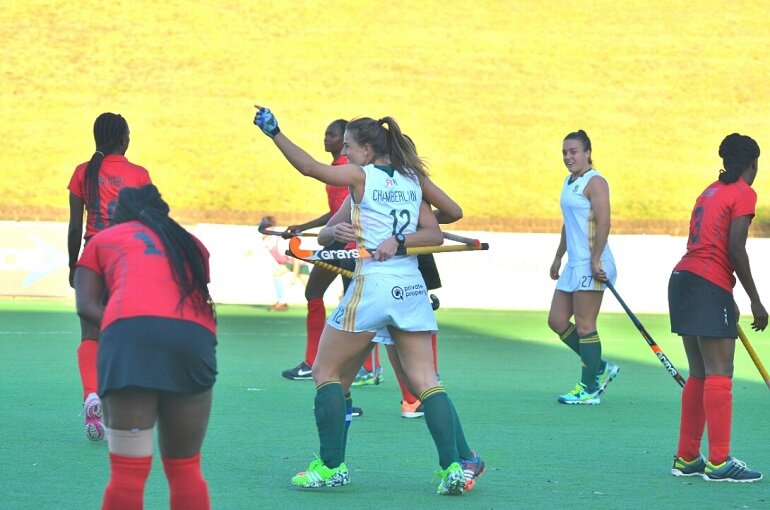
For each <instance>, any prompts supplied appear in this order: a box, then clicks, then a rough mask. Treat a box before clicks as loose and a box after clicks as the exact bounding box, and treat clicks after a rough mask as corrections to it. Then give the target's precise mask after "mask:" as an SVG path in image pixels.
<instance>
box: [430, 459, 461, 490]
mask: <svg viewBox="0 0 770 510" xmlns="http://www.w3.org/2000/svg"><path fill="white" fill-rule="evenodd" d="M436 476H438V478H439V484H438V488H437V489H436V494H440V495H443V496H462V494H463V491H464V490H465V474H464V473H463V468H462V467H461V466H460V464H459V463H458V462H452V463H451V464H450V465H449V467H447V468H446V469H440V470H439V471H438V472H436Z"/></svg>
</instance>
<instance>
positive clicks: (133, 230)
mask: <svg viewBox="0 0 770 510" xmlns="http://www.w3.org/2000/svg"><path fill="white" fill-rule="evenodd" d="M168 213H169V207H168V205H167V204H166V202H164V201H163V199H162V198H161V196H160V193H159V192H158V189H157V188H156V187H155V186H154V185H152V184H148V185H146V186H143V187H141V188H124V189H123V190H121V191H120V194H119V197H118V202H117V207H116V208H115V216H114V221H115V223H116V225H115V226H113V227H111V228H109V229H106V230H104V231H102V232H99V233H97V234H96V235H94V236H93V238H91V240H90V241H89V243H88V244H87V245H86V247H85V249H84V250H83V255H82V256H81V257H80V260H78V262H77V264H76V271H75V278H74V282H75V291H76V300H77V311H78V314H79V315H80V316H81V317H82V318H83V319H85V320H87V321H89V322H90V323H92V324H95V325H97V326H99V328H100V339H99V341H100V346H99V396H100V397H101V399H102V402H103V404H104V418H105V424H106V436H107V439H108V443H109V450H110V453H109V458H110V481H109V484H108V485H107V487H106V489H105V493H104V502H103V507H102V508H141V507H142V501H143V497H144V485H145V482H146V480H147V477H148V475H149V473H150V468H151V465H152V455H153V428H154V426H155V423H156V421H157V423H158V440H159V446H160V453H161V457H162V461H163V469H164V471H165V473H166V477H167V479H168V484H169V491H170V498H171V508H172V509H179V510H181V509H194V510H203V509H208V508H210V502H209V495H208V486H207V484H206V481H205V480H204V479H203V476H202V474H201V456H200V449H201V445H202V443H203V439H204V436H205V434H206V428H207V425H208V419H209V414H210V411H211V402H212V387H213V385H214V382H215V379H216V373H217V370H216V366H217V365H216V353H215V349H216V344H217V341H216V319H215V315H214V308H213V304H212V302H211V297H210V295H209V291H208V282H209V265H208V259H209V254H208V251H207V250H206V248H205V247H204V246H203V244H202V243H201V242H200V241H199V240H198V239H197V238H195V237H194V236H193V235H191V234H190V233H189V232H187V231H186V230H185V229H184V228H183V227H181V226H180V225H179V224H178V223H176V222H175V221H174V220H173V219H172V218H170V217H169V215H168ZM105 292H106V293H107V295H108V296H109V297H108V299H107V302H106V304H105V303H104V300H103V298H102V296H104V294H105ZM147 296H152V299H147Z"/></svg>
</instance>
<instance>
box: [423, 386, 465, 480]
mask: <svg viewBox="0 0 770 510" xmlns="http://www.w3.org/2000/svg"><path fill="white" fill-rule="evenodd" d="M420 402H422V409H423V411H424V412H425V423H426V424H427V425H428V430H429V431H430V435H431V436H432V437H433V442H434V443H436V449H437V450H438V463H439V465H440V466H441V469H446V468H448V467H449V465H450V464H451V463H453V462H457V461H458V460H459V459H460V454H459V453H457V436H456V434H455V427H454V423H455V415H454V413H453V412H452V403H451V402H450V401H449V397H448V396H447V394H446V392H445V391H444V388H442V387H441V386H434V387H433V388H428V389H427V390H425V391H423V392H422V393H421V394H420Z"/></svg>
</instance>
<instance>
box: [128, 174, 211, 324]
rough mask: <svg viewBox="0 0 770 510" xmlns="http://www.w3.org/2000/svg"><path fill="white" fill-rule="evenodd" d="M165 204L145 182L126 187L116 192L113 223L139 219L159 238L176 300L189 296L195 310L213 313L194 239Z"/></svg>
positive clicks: (203, 262) (153, 187)
mask: <svg viewBox="0 0 770 510" xmlns="http://www.w3.org/2000/svg"><path fill="white" fill-rule="evenodd" d="M168 212H169V207H168V204H167V203H166V202H165V201H164V200H163V199H162V198H161V196H160V192H159V191H158V188H156V187H155V186H154V185H153V184H147V185H145V186H142V187H141V188H132V187H126V188H123V189H121V190H120V193H119V194H118V204H117V206H116V207H115V222H116V223H124V222H126V221H139V222H141V223H143V224H144V225H146V226H147V227H148V228H150V230H152V231H153V232H155V234H156V235H157V236H158V237H159V238H160V240H161V242H162V243H163V248H164V251H165V254H166V258H167V259H168V261H169V264H170V265H171V273H172V275H173V277H174V281H175V282H176V284H177V286H178V287H179V296H180V297H179V303H178V304H177V306H178V307H179V308H181V307H182V305H183V304H184V302H185V301H186V300H188V299H190V300H191V301H192V303H193V307H194V309H195V310H197V311H199V312H202V313H212V314H213V302H212V299H211V295H210V294H209V289H208V282H207V279H208V278H207V271H206V261H205V259H204V256H203V253H202V252H201V249H200V247H199V245H198V243H196V242H195V239H194V238H193V236H192V235H190V233H189V232H187V230H185V229H184V228H183V227H182V226H181V225H179V224H178V223H177V222H176V221H174V220H173V219H172V218H171V217H169V215H168Z"/></svg>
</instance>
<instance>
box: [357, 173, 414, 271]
mask: <svg viewBox="0 0 770 510" xmlns="http://www.w3.org/2000/svg"><path fill="white" fill-rule="evenodd" d="M363 170H364V173H365V174H366V182H365V184H364V193H363V198H362V199H361V203H358V204H357V203H356V202H355V200H353V201H352V203H351V205H352V209H351V223H352V224H353V227H354V228H355V231H356V242H357V245H358V246H360V247H364V248H366V249H367V250H369V251H374V250H375V249H376V248H377V247H378V246H379V245H380V243H382V242H383V241H385V240H386V239H388V238H389V237H392V236H393V235H395V234H404V235H407V234H411V233H413V232H415V231H416V230H417V224H418V221H419V218H420V204H421V203H422V188H421V187H420V182H419V181H418V180H417V178H416V177H415V178H414V179H412V178H410V177H407V176H405V175H402V174H399V173H398V172H396V171H395V169H394V168H393V167H392V166H378V165H366V166H365V167H363ZM408 271H417V257H416V256H414V255H400V256H394V257H391V258H390V259H388V260H386V261H384V262H378V261H376V260H373V259H360V260H359V261H358V262H357V263H356V274H372V273H387V274H399V273H406V272H408Z"/></svg>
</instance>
